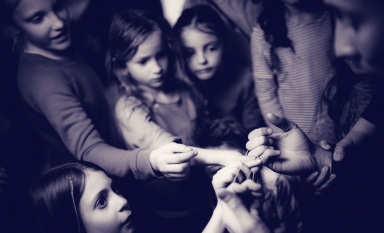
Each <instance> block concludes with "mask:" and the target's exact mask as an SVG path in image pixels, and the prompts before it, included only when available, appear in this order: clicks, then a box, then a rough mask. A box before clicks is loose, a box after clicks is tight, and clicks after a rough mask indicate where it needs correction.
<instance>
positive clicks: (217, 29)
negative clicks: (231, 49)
mask: <svg viewBox="0 0 384 233" xmlns="http://www.w3.org/2000/svg"><path fill="white" fill-rule="evenodd" d="M185 27H193V28H196V29H198V30H199V31H201V32H203V33H207V34H211V35H215V36H216V37H217V38H218V39H219V40H221V41H222V43H224V44H225V43H226V40H227V39H226V38H227V29H226V27H225V24H224V22H223V20H222V19H221V18H220V16H219V14H217V13H216V11H215V10H213V9H212V8H211V7H209V6H207V5H198V6H195V7H192V8H189V9H186V10H184V11H183V12H182V13H181V16H180V17H179V19H178V20H177V22H176V24H175V26H174V27H173V31H174V33H175V35H176V36H177V37H178V38H180V35H181V33H182V31H183V28H185Z"/></svg>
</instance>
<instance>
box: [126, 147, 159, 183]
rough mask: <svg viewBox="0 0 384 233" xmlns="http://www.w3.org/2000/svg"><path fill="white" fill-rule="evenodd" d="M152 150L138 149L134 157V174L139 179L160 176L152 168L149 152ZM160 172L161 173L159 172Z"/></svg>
mask: <svg viewBox="0 0 384 233" xmlns="http://www.w3.org/2000/svg"><path fill="white" fill-rule="evenodd" d="M151 152H152V150H139V151H138V152H137V153H136V156H135V159H134V162H135V164H134V171H133V173H134V175H135V177H136V178H137V179H140V180H151V179H153V178H161V177H162V176H159V175H158V174H157V173H155V171H154V170H153V168H152V165H151V161H150V158H149V156H150V154H151ZM160 174H161V173H160Z"/></svg>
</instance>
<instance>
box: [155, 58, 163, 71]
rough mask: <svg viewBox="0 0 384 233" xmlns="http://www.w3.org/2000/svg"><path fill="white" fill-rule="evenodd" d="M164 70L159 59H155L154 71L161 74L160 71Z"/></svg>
mask: <svg viewBox="0 0 384 233" xmlns="http://www.w3.org/2000/svg"><path fill="white" fill-rule="evenodd" d="M162 70H163V68H162V67H161V64H160V62H159V60H157V59H153V67H152V72H153V73H154V74H159V73H161V72H162Z"/></svg>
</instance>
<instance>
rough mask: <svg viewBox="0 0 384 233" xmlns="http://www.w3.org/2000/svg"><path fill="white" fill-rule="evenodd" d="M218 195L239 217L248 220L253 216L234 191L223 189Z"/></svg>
mask: <svg viewBox="0 0 384 233" xmlns="http://www.w3.org/2000/svg"><path fill="white" fill-rule="evenodd" d="M217 196H218V197H219V198H220V200H222V201H223V202H224V203H225V204H227V206H228V207H229V208H230V209H231V210H232V211H233V212H234V213H235V214H236V216H237V217H238V219H244V220H247V219H249V218H250V217H251V215H250V213H249V212H248V210H247V209H246V207H245V206H244V204H243V202H242V201H241V199H240V198H239V197H238V196H237V195H236V194H234V193H232V192H230V191H228V190H226V189H221V190H220V191H219V192H218V193H217Z"/></svg>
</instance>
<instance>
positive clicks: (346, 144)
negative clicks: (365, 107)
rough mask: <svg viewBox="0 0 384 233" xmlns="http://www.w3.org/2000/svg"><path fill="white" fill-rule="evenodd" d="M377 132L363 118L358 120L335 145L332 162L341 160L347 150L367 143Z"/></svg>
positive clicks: (374, 127) (372, 125)
mask: <svg viewBox="0 0 384 233" xmlns="http://www.w3.org/2000/svg"><path fill="white" fill-rule="evenodd" d="M377 131H378V128H377V127H376V126H375V125H374V124H372V123H370V122H369V121H367V120H365V119H364V118H360V119H359V120H358V121H357V123H356V124H355V125H354V126H353V128H352V129H351V131H349V133H348V134H347V135H346V136H345V137H344V138H343V139H342V140H341V141H340V142H338V143H337V145H336V148H335V152H334V153H333V160H334V161H336V162H339V161H341V160H343V158H344V156H345V154H346V153H348V151H349V150H352V149H353V148H355V147H356V146H358V145H361V144H364V142H365V141H368V140H369V139H370V138H371V137H372V136H373V135H374V134H376V132H377Z"/></svg>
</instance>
